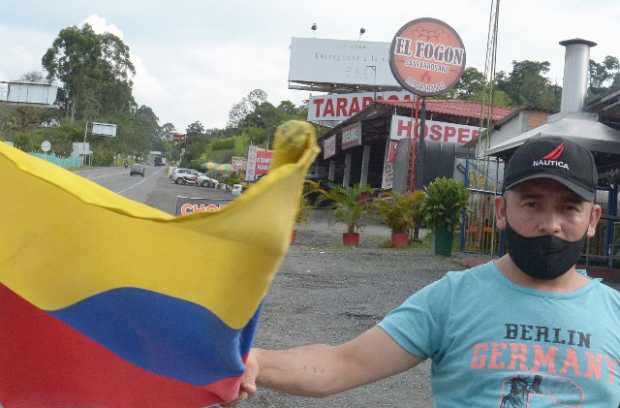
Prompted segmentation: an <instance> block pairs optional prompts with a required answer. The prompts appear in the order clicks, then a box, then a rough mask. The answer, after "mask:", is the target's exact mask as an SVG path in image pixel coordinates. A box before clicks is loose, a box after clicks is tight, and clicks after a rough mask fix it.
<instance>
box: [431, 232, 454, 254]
mask: <svg viewBox="0 0 620 408" xmlns="http://www.w3.org/2000/svg"><path fill="white" fill-rule="evenodd" d="M453 237H454V232H453V231H452V230H450V229H448V228H447V227H446V226H441V227H438V228H437V229H434V230H433V254H435V255H442V256H450V255H452V241H453Z"/></svg>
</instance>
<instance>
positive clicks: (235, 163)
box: [230, 156, 247, 173]
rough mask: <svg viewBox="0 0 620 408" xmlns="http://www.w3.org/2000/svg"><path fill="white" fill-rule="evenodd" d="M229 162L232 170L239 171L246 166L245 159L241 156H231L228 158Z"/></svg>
mask: <svg viewBox="0 0 620 408" xmlns="http://www.w3.org/2000/svg"><path fill="white" fill-rule="evenodd" d="M230 164H231V165H232V169H233V171H234V172H236V173H239V172H240V171H241V170H245V168H246V166H247V160H246V158H245V157H243V156H233V157H231V158H230Z"/></svg>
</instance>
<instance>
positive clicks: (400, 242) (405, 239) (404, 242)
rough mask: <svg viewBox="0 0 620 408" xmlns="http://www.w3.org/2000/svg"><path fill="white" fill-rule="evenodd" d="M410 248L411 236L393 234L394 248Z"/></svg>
mask: <svg viewBox="0 0 620 408" xmlns="http://www.w3.org/2000/svg"><path fill="white" fill-rule="evenodd" d="M408 246H409V234H407V233H406V232H392V247H394V248H407V247H408Z"/></svg>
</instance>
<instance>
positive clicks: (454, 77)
mask: <svg viewBox="0 0 620 408" xmlns="http://www.w3.org/2000/svg"><path fill="white" fill-rule="evenodd" d="M465 56H466V55H465V46H464V45H463V41H462V40H461V37H459V35H458V34H457V32H456V31H454V29H453V28H452V27H450V26H449V25H448V24H446V23H444V22H443V21H441V20H437V19H434V18H419V19H416V20H412V21H410V22H408V23H407V24H405V25H404V26H402V27H401V28H400V30H398V32H397V33H396V35H395V36H394V39H393V40H392V46H391V48H390V68H391V69H392V73H393V74H394V78H396V80H397V81H398V83H399V84H400V85H401V86H402V87H403V88H405V89H407V90H409V91H411V92H412V93H414V94H416V95H419V96H433V95H438V94H441V93H443V92H445V91H447V90H448V89H450V88H452V87H453V86H454V85H456V84H457V83H458V81H459V79H460V78H461V75H462V74H463V70H464V69H465Z"/></svg>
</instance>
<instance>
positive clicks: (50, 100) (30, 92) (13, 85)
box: [0, 81, 58, 106]
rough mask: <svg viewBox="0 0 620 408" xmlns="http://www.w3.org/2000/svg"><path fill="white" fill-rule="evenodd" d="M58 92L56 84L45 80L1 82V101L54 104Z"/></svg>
mask: <svg viewBox="0 0 620 408" xmlns="http://www.w3.org/2000/svg"><path fill="white" fill-rule="evenodd" d="M57 93H58V87H57V86H56V85H53V84H48V83H45V82H28V81H14V82H11V81H9V82H4V81H3V82H0V101H1V102H9V103H19V104H33V105H48V106H53V105H54V103H55V102H56V94H57Z"/></svg>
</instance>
